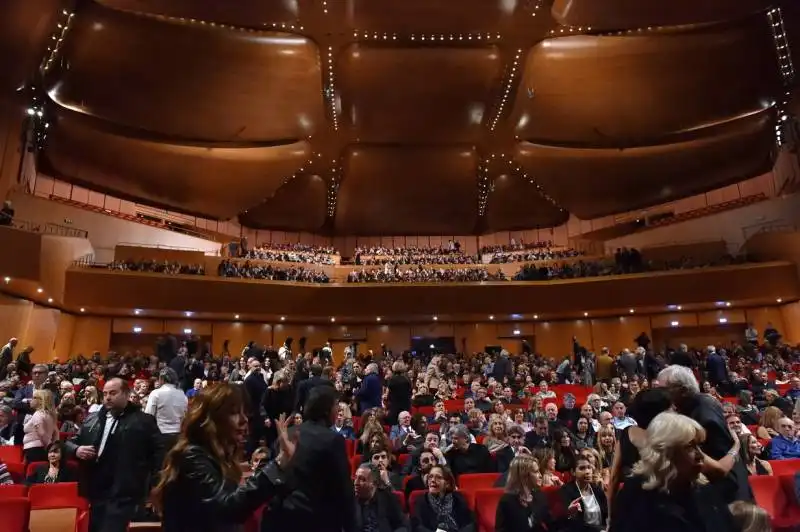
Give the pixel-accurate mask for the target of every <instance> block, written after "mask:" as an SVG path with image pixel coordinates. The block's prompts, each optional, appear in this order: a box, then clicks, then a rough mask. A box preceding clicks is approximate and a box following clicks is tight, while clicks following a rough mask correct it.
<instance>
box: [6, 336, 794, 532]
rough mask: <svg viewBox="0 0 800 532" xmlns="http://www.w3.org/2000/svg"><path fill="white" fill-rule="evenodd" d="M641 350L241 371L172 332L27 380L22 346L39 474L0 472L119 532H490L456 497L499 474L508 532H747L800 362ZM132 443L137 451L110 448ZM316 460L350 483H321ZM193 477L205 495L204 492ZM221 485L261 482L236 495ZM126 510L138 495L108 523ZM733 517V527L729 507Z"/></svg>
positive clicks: (790, 413) (28, 438)
mask: <svg viewBox="0 0 800 532" xmlns="http://www.w3.org/2000/svg"><path fill="white" fill-rule="evenodd" d="M749 327H750V328H752V325H750V326H749ZM12 340H15V339H12ZM632 344H633V345H632V346H631V349H625V350H623V351H622V352H620V353H618V354H612V353H611V352H610V351H609V350H607V349H602V350H600V352H599V353H597V354H595V353H594V352H592V351H590V350H588V349H586V348H585V347H583V346H581V345H580V344H579V343H578V342H575V344H574V349H573V352H572V354H571V355H570V356H563V357H559V358H549V357H545V356H542V355H541V354H538V353H534V352H533V351H532V350H531V349H530V346H527V347H526V346H525V345H524V344H521V345H520V347H521V349H520V350H521V351H522V352H521V353H520V354H518V355H512V354H511V353H509V352H508V351H505V350H502V351H500V352H499V353H472V354H469V355H468V354H463V353H437V352H430V353H416V354H412V353H411V352H409V351H405V352H403V353H397V354H394V353H392V352H391V351H389V350H388V349H384V350H383V352H382V353H380V354H375V353H373V352H372V351H370V350H366V351H363V350H359V346H358V345H357V344H353V345H349V346H348V347H347V348H346V349H345V351H344V353H335V354H332V353H331V347H330V345H326V346H310V345H308V344H307V342H306V339H305V338H301V339H299V340H298V341H297V342H296V343H295V342H293V341H292V339H286V342H285V343H284V345H283V346H281V348H280V349H274V348H273V347H271V346H264V345H259V344H257V343H256V342H254V341H253V342H249V343H248V344H247V346H245V349H244V350H243V351H242V352H241V355H238V353H237V354H236V355H232V354H231V353H230V352H229V351H228V349H227V346H228V343H226V344H225V345H226V349H225V350H224V351H223V352H221V353H215V352H213V351H212V349H211V345H210V344H209V343H207V342H203V341H201V340H200V339H199V338H197V337H191V336H190V337H187V338H185V339H183V340H181V339H178V338H176V337H173V336H171V335H167V336H166V337H163V338H161V339H159V342H158V344H157V345H156V346H155V348H154V350H153V354H151V355H144V354H142V353H133V354H132V353H114V352H112V353H108V354H107V356H101V355H100V353H94V354H92V355H90V356H88V357H87V356H84V355H80V354H77V355H75V356H73V357H70V358H69V359H64V360H61V361H53V362H52V363H50V364H34V365H32V366H30V365H28V364H26V363H25V360H24V359H22V355H23V353H25V350H24V349H23V350H20V351H19V353H17V347H18V342H16V341H13V342H12V341H11V340H9V342H8V343H7V344H6V347H8V349H6V348H5V347H4V348H3V351H0V354H2V353H3V352H5V353H7V354H8V356H0V366H2V367H0V374H2V375H3V379H4V380H3V381H2V382H0V437H2V438H3V439H2V443H3V445H15V444H21V445H22V447H23V448H24V449H25V457H24V459H25V462H26V463H30V464H36V465H34V466H32V468H31V469H30V470H29V474H28V475H27V476H23V477H17V478H14V474H13V473H14V471H15V470H16V468H15V467H14V466H13V464H0V482H20V483H21V482H26V483H29V484H38V483H43V484H47V483H58V482H70V481H74V480H75V479H76V478H80V479H81V480H80V481H79V482H80V483H81V493H82V494H84V496H85V497H87V498H88V500H89V501H90V503H91V504H92V508H93V511H92V518H93V519H95V520H96V522H99V523H105V524H107V526H117V525H118V524H120V523H127V522H130V521H132V520H140V519H163V521H164V526H165V530H182V529H185V527H186V526H189V525H191V528H192V529H197V530H216V529H217V528H214V527H223V526H227V525H229V524H231V523H234V522H242V521H243V520H245V519H247V518H248V516H249V515H250V514H252V513H253V512H254V511H255V509H256V508H258V507H259V506H261V505H262V504H263V502H265V501H266V500H267V499H269V498H270V497H272V498H273V499H274V502H273V503H271V504H270V505H268V506H267V509H266V510H265V511H264V515H263V517H262V523H264V527H267V526H268V525H270V526H271V527H272V528H265V530H267V529H269V530H283V529H286V528H287V527H289V526H291V525H290V524H291V523H305V524H306V525H307V526H308V527H312V528H313V529H314V530H328V529H331V530H333V529H332V528H331V523H333V521H331V522H330V523H329V522H327V521H326V520H325V519H326V517H330V516H331V515H333V514H332V513H331V512H334V513H336V512H337V511H338V510H337V509H338V508H349V509H350V510H348V511H346V512H343V513H339V514H338V515H339V518H338V519H340V521H336V522H335V523H334V524H335V527H345V528H346V529H351V528H349V527H350V526H354V527H355V528H353V529H354V530H365V531H371V530H395V531H396V530H446V531H451V530H452V531H462V530H473V529H475V527H477V526H478V517H479V516H476V513H475V507H474V505H473V503H471V502H470V496H471V495H470V491H469V489H468V488H467V487H465V486H466V484H464V482H467V480H469V479H470V478H471V477H472V476H474V474H490V475H491V484H490V485H489V486H488V487H491V486H492V485H494V486H497V487H499V488H501V489H503V490H505V495H503V496H502V497H500V498H499V499H498V500H497V502H496V503H495V506H496V512H497V515H496V519H495V523H496V526H498V527H500V528H498V530H513V531H516V530H526V531H527V530H534V531H537V532H540V531H544V530H548V531H552V530H555V531H559V530H561V531H567V532H569V531H573V530H575V531H577V530H592V531H600V530H606V529H608V530H610V531H612V532H614V531H624V532H627V531H629V530H630V531H633V530H640V528H639V525H640V524H641V522H642V519H645V518H647V516H651V515H657V516H658V520H659V522H660V523H659V524H658V526H655V529H656V530H664V531H667V530H675V529H676V528H675V527H677V526H678V525H679V524H680V523H683V521H682V520H678V521H676V520H675V519H676V510H675V509H676V508H680V507H685V505H686V504H691V505H697V507H699V505H701V504H702V505H703V507H704V508H705V507H706V506H707V508H708V513H707V515H704V516H700V515H698V514H695V513H690V514H688V515H686V516H684V517H683V518H681V519H684V520H686V523H687V529H688V530H691V531H694V530H697V531H703V532H715V531H717V530H722V531H729V530H730V531H734V530H739V529H737V528H736V527H735V525H734V523H735V522H736V521H735V519H739V517H741V515H740V514H741V513H742V512H744V511H748V508H750V506H745V507H743V508H740V507H739V506H741V504H748V503H750V502H752V500H753V493H752V491H751V489H750V485H749V480H748V479H749V478H750V477H751V476H769V475H771V474H773V466H772V464H775V463H776V462H779V461H783V460H788V459H792V458H798V457H800V443H798V442H800V440H798V430H797V426H796V423H797V422H798V421H800V397H798V395H800V394H799V393H798V392H800V378H798V377H796V376H795V372H796V371H797V369H798V367H800V351H798V350H797V349H796V348H794V347H792V346H789V345H786V344H784V343H782V342H781V335H780V331H777V330H776V329H775V328H774V327H773V326H771V325H769V326H768V327H766V330H765V331H764V334H763V335H761V336H759V337H758V338H757V341H755V342H751V341H746V342H744V343H732V344H730V345H724V346H723V345H720V346H706V347H705V348H702V349H691V348H689V347H688V346H685V345H681V346H679V347H677V349H674V350H672V349H668V350H665V351H663V352H662V351H655V350H654V349H653V346H652V342H651V341H650V339H649V338H648V337H647V335H646V334H644V333H642V334H640V335H639V336H638V337H637V338H636V339H635V341H633V342H632ZM293 349H295V351H296V354H295V352H293V351H292V350H293ZM333 360H338V362H336V363H334V362H333ZM720 364H721V365H720ZM587 368H588V369H587ZM778 376H781V377H782V378H785V380H784V381H783V382H782V383H781V384H776V383H775V379H776V378H777V377H778ZM100 390H102V398H101V397H100V393H99V391H100ZM98 405H100V406H98ZM242 409H243V410H244V412H245V414H244V415H245V417H243V418H242V420H241V422H240V421H235V422H234V421H232V420H233V417H232V416H234V414H233V413H234V412H240V411H241V410H242ZM76 410H77V411H78V412H80V414H79V415H76V414H75V412H76ZM84 414H85V416H84ZM184 418H186V419H187V420H189V421H187V422H186V423H183V420H184ZM742 419H744V420H745V421H746V423H743V422H742ZM212 423H213V425H215V426H216V428H215V427H212V426H211V424H212ZM231 423H233V424H231ZM68 424H72V425H75V427H74V429H73V430H74V432H73V433H72V434H66V433H64V432H63V429H64V428H65V427H67V426H68ZM117 424H119V427H120V428H118V429H117V428H115V426H116V425H117ZM20 427H21V428H20ZM181 427H182V429H181ZM191 427H196V428H194V429H191ZM221 427H227V428H225V429H224V432H220V431H222V430H223V429H222V428H221ZM59 429H60V430H59ZM760 429H764V430H763V432H762V431H761V430H760ZM119 430H124V431H125V433H126V434H135V435H136V436H135V437H130V438H127V437H126V438H122V439H118V438H115V437H114V434H115V431H119ZM745 430H747V431H749V434H748V433H745V432H744V431H745ZM187 431H188V432H187ZM292 434H295V436H292ZM762 436H765V437H762ZM209 438H211V439H213V438H224V442H222V440H220V444H219V445H222V446H223V447H220V448H219V449H217V448H215V447H213V446H209V445H211V444H210V443H208V442H209V441H210V440H209ZM290 442H295V443H290ZM295 445H296V446H297V449H298V451H297V452H295V447H294V446H295ZM201 447H202V448H203V450H200V448H201ZM223 449H224V450H223ZM243 449H246V450H247V452H246V453H242V450H243ZM700 451H702V454H701V453H700ZM220 453H221V454H220ZM338 453H342V454H338ZM273 457H275V458H273ZM667 457H673V458H670V459H667ZM675 457H678V458H675ZM276 460H277V463H276ZM323 462H324V463H326V464H333V463H337V464H342V465H341V467H343V468H345V471H344V472H343V471H342V470H341V468H340V467H339V466H337V468H336V469H330V468H328V469H325V471H324V472H323V471H322V470H318V469H317V467H318V466H316V465H315V464H321V463H323ZM165 463H166V464H167V465H166V469H164V471H165V472H164V473H161V470H162V466H163V464H165ZM74 464H77V467H78V469H79V470H80V471H83V473H84V475H85V474H87V473H88V475H89V477H88V478H89V480H90V481H91V484H85V485H84V484H83V483H84V482H88V481H87V480H84V479H85V478H86V477H85V476H80V475H78V476H76V473H75V470H74V469H73V467H74ZM90 464H91V465H90ZM213 464H216V465H213ZM272 464H276V465H272ZM9 465H11V466H12V467H11V468H10V469H9V467H8V466H9ZM266 467H268V468H269V469H264V468H266ZM262 470H263V471H265V473H264V474H263V475H262V473H261V471H262ZM219 471H222V473H221V475H222V476H220V473H219ZM198 472H199V473H198ZM212 472H213V474H212ZM197 474H202V475H206V477H203V478H207V479H208V483H207V484H202V485H197V486H195V485H194V484H193V482H196V479H199V478H200V477H197ZM325 475H328V477H325ZM342 475H344V477H343V476H342ZM113 478H120V479H124V482H122V483H121V484H120V483H119V482H112V479H113ZM224 478H228V479H233V478H236V479H245V478H246V479H247V481H246V483H244V484H241V487H240V488H239V490H240V491H237V490H236V483H233V484H231V483H229V482H226V481H225V480H224ZM323 478H325V479H326V480H324V481H323ZM110 482H111V483H110ZM237 482H240V480H237ZM212 484H213V485H212ZM156 485H158V486H159V487H158V488H157V489H156V491H155V492H153V493H154V495H155V497H154V499H153V500H152V501H150V500H147V499H146V498H145V496H146V493H147V492H148V490H149V489H150V488H152V487H153V486H156ZM214 486H216V487H214ZM342 486H349V487H342ZM620 486H623V487H622V489H620ZM342 489H345V490H349V493H350V495H349V496H347V497H343V496H342V492H341V490H342ZM204 490H205V491H204ZM209 490H210V491H209ZM219 490H223V491H225V490H227V492H229V493H230V494H229V495H224V496H223V495H222V493H223V492H221V491H219ZM392 492H395V493H392ZM126 493H135V494H137V495H136V497H141V498H134V499H130V503H126V504H128V505H127V506H123V507H120V508H118V509H119V510H120V513H114V514H113V515H110V514H108V513H107V512H108V510H107V508H109V505H114V504H117V501H118V500H122V499H120V498H124V497H125V496H126V495H125V494H126ZM192 493H197V494H203V493H206V494H207V496H203V497H201V498H200V499H197V498H195V497H193V496H192V495H191V494H192ZM334 493H336V494H338V495H334ZM548 493H551V494H556V495H557V496H554V497H551V496H549V495H546V494H548ZM212 494H217V495H213V497H212ZM236 497H245V498H244V499H241V502H236V503H235V504H234V501H238V500H239V499H236ZM320 497H322V499H320ZM332 497H338V498H332ZM125 500H126V501H127V500H128V499H125ZM323 500H324V501H327V502H325V503H323V502H322V501H323ZM227 501H231V502H230V505H229V503H228V502H227ZM299 501H307V502H303V503H302V504H301V505H300V506H297V505H298V504H299ZM308 501H311V502H308ZM313 501H316V502H313ZM335 501H338V502H335ZM737 501H743V502H742V503H741V504H739V506H737V507H736V508H737V510H736V511H737V512H738V513H737V515H739V517H736V516H735V515H734V513H733V511H732V510H729V509H728V504H731V503H737ZM151 502H152V503H154V504H155V506H154V507H153V506H151V504H150V503H151ZM333 504H335V505H336V506H332V505H333ZM143 505H144V507H147V508H150V509H149V510H144V511H141V507H142V506H143ZM304 505H306V506H304ZM308 505H311V506H308ZM342 505H344V506H342ZM404 509H407V511H408V512H409V513H408V515H407V514H406V513H405V512H406V510H404ZM322 510H324V511H322ZM187 524H188V525H187ZM212 524H213V526H212ZM526 524H527V527H526V526H524V525H526ZM309 529H311V528H309ZM336 529H337V530H338V529H339V528H336ZM99 530H102V528H100V529H99Z"/></svg>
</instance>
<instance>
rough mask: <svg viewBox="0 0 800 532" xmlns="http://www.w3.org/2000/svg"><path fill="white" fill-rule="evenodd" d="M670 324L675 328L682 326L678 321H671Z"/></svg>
mask: <svg viewBox="0 0 800 532" xmlns="http://www.w3.org/2000/svg"><path fill="white" fill-rule="evenodd" d="M669 324H670V325H672V326H673V327H677V326H678V325H680V323H678V322H677V321H671V322H669Z"/></svg>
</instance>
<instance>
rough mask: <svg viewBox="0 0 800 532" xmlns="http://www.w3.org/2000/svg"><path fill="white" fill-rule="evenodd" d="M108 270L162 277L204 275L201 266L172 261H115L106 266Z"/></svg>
mask: <svg viewBox="0 0 800 532" xmlns="http://www.w3.org/2000/svg"><path fill="white" fill-rule="evenodd" d="M107 267H108V269H109V270H115V271H125V272H146V273H160V274H163V275H205V269H204V267H203V265H202V264H180V263H178V262H174V261H166V260H165V261H155V260H144V259H142V260H133V259H128V260H115V261H114V262H111V263H109V264H108V266H107Z"/></svg>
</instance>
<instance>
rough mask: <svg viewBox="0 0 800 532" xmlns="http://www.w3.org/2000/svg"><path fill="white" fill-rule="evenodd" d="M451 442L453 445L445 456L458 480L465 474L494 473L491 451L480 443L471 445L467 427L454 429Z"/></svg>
mask: <svg viewBox="0 0 800 532" xmlns="http://www.w3.org/2000/svg"><path fill="white" fill-rule="evenodd" d="M450 440H451V441H452V442H453V444H452V446H451V447H450V449H449V450H448V451H447V452H446V453H444V456H445V459H446V460H447V464H448V465H449V466H450V469H451V470H452V472H453V475H455V476H456V478H458V477H459V476H460V475H463V474H465V473H493V472H494V470H495V465H494V464H493V463H492V455H491V454H489V449H487V448H486V446H485V445H481V444H479V443H470V433H469V430H468V429H467V427H466V426H464V425H456V426H455V427H452V428H451V429H450Z"/></svg>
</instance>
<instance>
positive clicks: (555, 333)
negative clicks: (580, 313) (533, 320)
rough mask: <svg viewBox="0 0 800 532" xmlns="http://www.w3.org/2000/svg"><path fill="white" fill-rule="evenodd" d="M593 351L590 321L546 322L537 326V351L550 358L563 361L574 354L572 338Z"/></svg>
mask: <svg viewBox="0 0 800 532" xmlns="http://www.w3.org/2000/svg"><path fill="white" fill-rule="evenodd" d="M573 336H576V337H577V338H578V341H579V342H580V343H581V345H583V346H586V347H587V349H591V348H592V346H593V345H594V342H593V340H592V322H591V321H590V320H588V319H587V320H569V321H545V322H541V323H537V324H536V350H537V351H539V352H540V353H544V354H545V355H546V356H548V357H553V358H556V359H557V360H558V359H561V358H563V357H565V356H567V355H570V354H572V337H573Z"/></svg>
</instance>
